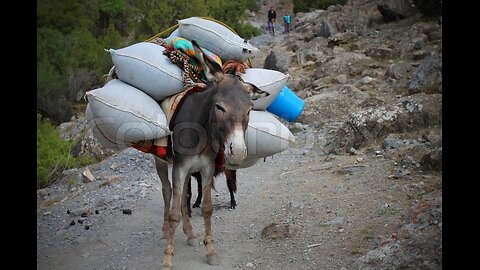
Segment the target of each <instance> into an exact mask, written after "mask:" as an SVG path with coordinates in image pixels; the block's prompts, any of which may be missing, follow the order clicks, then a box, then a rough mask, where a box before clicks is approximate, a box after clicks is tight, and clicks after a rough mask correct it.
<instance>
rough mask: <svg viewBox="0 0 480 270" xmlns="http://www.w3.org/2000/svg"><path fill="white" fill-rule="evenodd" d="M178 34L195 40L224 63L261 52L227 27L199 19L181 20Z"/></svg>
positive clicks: (243, 58)
mask: <svg viewBox="0 0 480 270" xmlns="http://www.w3.org/2000/svg"><path fill="white" fill-rule="evenodd" d="M178 34H179V35H180V36H181V37H183V38H186V39H188V40H190V41H193V40H195V41H196V42H197V43H198V45H199V46H201V47H204V48H206V49H208V50H210V51H211V52H213V53H215V54H216V55H218V56H219V57H220V58H221V59H222V60H223V61H224V62H225V61H227V60H245V59H247V58H249V57H254V56H255V55H256V54H257V53H258V51H259V50H258V48H255V47H254V46H252V45H251V44H250V43H249V42H248V41H246V40H245V39H243V38H241V37H240V36H238V35H237V34H235V33H234V32H232V31H230V30H229V29H228V28H227V27H225V26H223V25H221V24H219V23H216V22H214V21H211V20H207V19H202V18H199V17H191V18H188V19H183V20H179V21H178Z"/></svg>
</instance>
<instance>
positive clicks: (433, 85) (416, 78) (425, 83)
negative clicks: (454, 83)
mask: <svg viewBox="0 0 480 270" xmlns="http://www.w3.org/2000/svg"><path fill="white" fill-rule="evenodd" d="M408 92H409V93H410V94H416V93H420V92H426V93H441V92H442V57H441V56H439V55H433V56H431V57H429V58H428V59H426V60H425V61H424V62H423V63H422V64H421V65H420V66H419V67H418V68H417V70H416V71H415V73H414V75H413V80H412V81H411V82H410V84H409V85H408Z"/></svg>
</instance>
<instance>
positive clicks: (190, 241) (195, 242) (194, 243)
mask: <svg viewBox="0 0 480 270" xmlns="http://www.w3.org/2000/svg"><path fill="white" fill-rule="evenodd" d="M188 245H190V246H192V247H196V246H198V239H197V238H196V237H192V238H188Z"/></svg>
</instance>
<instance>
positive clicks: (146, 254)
mask: <svg viewBox="0 0 480 270" xmlns="http://www.w3.org/2000/svg"><path fill="white" fill-rule="evenodd" d="M261 3H262V6H261V10H260V11H259V12H258V13H257V14H255V15H253V16H251V17H250V20H251V21H252V22H253V23H254V24H256V25H259V26H262V24H263V23H264V19H265V18H266V15H265V14H266V10H267V9H268V7H269V6H270V5H272V4H273V5H275V6H276V7H277V13H278V14H279V15H280V14H281V10H282V9H283V8H285V9H287V10H289V9H290V8H292V6H291V5H290V1H262V2H261ZM408 3H409V2H408V1H374V0H358V1H351V2H349V3H348V4H347V5H345V6H331V7H329V8H328V10H315V11H312V12H308V13H297V14H295V16H293V20H294V23H293V31H292V32H291V33H290V34H289V35H287V34H280V33H279V34H277V35H276V36H275V37H273V36H269V35H267V34H264V35H261V36H258V37H255V38H253V39H252V40H251V42H252V44H254V45H255V46H257V47H259V48H260V49H261V54H260V55H259V56H258V57H256V58H254V59H252V60H253V64H254V66H255V67H263V66H264V65H265V66H268V67H271V68H274V69H277V70H280V71H282V72H286V73H289V74H290V75H291V77H292V80H290V81H289V82H288V83H287V84H288V86H289V87H290V89H292V90H293V91H295V92H296V93H297V94H298V95H299V96H300V97H302V98H303V99H304V100H305V103H306V105H305V110H304V112H303V113H302V115H301V116H300V118H299V119H298V121H297V122H295V123H285V124H287V125H288V126H289V128H290V129H291V130H292V131H293V132H294V134H295V136H296V138H297V141H296V143H295V145H293V146H292V148H291V149H289V150H287V151H285V152H283V153H281V154H278V155H275V156H274V157H273V158H269V159H267V160H266V162H259V163H258V164H256V165H254V166H252V167H250V168H247V169H244V170H240V171H239V177H238V179H239V184H238V185H239V188H238V190H239V191H238V194H237V202H238V204H239V205H238V207H237V209H236V210H233V211H229V210H228V209H227V205H228V201H229V198H228V191H227V189H226V185H224V183H223V182H224V179H223V178H220V179H218V180H217V185H216V186H217V191H216V192H215V193H214V194H215V197H214V206H215V209H214V216H215V217H214V225H213V226H214V237H215V239H216V245H217V249H218V250H219V252H220V256H221V257H222V262H221V265H220V268H219V269H250V268H257V269H292V268H293V269H400V268H402V269H403V268H406V269H441V267H442V261H441V255H442V242H441V241H442V75H441V74H442V73H441V72H442V25H441V20H440V21H438V20H435V21H432V20H426V19H424V18H422V17H421V15H419V14H418V13H416V12H415V9H414V8H413V7H412V6H411V5H408ZM377 4H381V5H383V6H385V5H386V6H387V7H388V8H389V10H391V11H392V12H393V13H390V14H396V16H394V17H395V18H393V19H395V20H393V21H392V20H390V19H392V18H391V17H385V16H384V15H382V13H381V12H380V11H379V9H378V8H377ZM400 18H401V19H400ZM387 21H388V22H387ZM80 122H82V120H81V119H80V120H77V122H76V123H77V124H65V125H64V127H65V126H66V125H72V126H74V127H76V128H73V129H72V128H68V130H69V131H72V130H77V129H81V127H80V125H79V124H78V123H80ZM66 130H67V129H66ZM88 134H89V133H88V132H87V136H86V140H84V141H83V142H82V143H81V145H79V147H78V148H79V149H80V150H79V151H93V152H95V153H96V156H98V157H99V160H101V159H104V160H103V161H102V162H99V163H97V164H95V165H92V166H89V167H88V168H80V169H77V170H70V171H66V172H64V177H63V178H62V179H61V180H60V181H58V182H57V183H56V184H55V185H53V186H51V187H49V188H46V189H42V190H39V191H38V193H37V194H38V196H37V197H38V198H37V205H38V207H37V210H38V215H37V221H38V223H37V252H38V255H37V265H38V269H158V266H159V265H160V262H161V258H162V252H163V248H164V244H165V243H164V242H163V240H160V235H161V222H162V217H163V214H162V213H163V210H162V207H163V202H162V199H161V187H160V184H159V181H158V176H156V174H155V168H154V162H153V158H152V156H150V155H146V154H143V153H141V152H138V151H136V150H133V149H127V150H124V151H121V152H118V153H116V154H114V155H113V156H112V153H107V152H105V150H102V149H99V148H98V147H95V145H96V142H95V139H93V138H91V135H90V137H88V136H89V135H88ZM66 136H72V135H66ZM87 170H88V172H87ZM91 176H93V177H94V179H92V178H91ZM127 209H129V210H132V214H131V215H129V214H128V213H129V212H128V211H126V212H125V213H126V214H124V210H127ZM79 222H81V223H79ZM193 222H194V226H195V230H196V232H197V233H198V234H199V235H202V234H201V232H202V229H203V226H202V218H201V217H200V213H199V212H194V217H193ZM86 226H88V230H87V227H86ZM177 235H178V237H177V238H176V239H177V240H176V245H178V247H177V250H176V255H175V258H174V260H175V262H174V263H177V266H176V267H178V269H210V267H209V266H208V265H206V263H205V259H204V248H203V247H202V246H199V247H188V246H186V244H185V243H184V242H185V241H184V238H185V237H184V236H183V235H182V233H181V230H177Z"/></svg>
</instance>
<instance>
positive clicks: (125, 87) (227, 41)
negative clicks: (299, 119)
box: [86, 17, 294, 169]
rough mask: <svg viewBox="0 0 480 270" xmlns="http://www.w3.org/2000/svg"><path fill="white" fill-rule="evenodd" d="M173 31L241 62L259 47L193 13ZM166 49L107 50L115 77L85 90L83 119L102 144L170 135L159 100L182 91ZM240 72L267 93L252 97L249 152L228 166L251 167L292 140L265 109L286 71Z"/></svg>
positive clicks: (127, 143)
mask: <svg viewBox="0 0 480 270" xmlns="http://www.w3.org/2000/svg"><path fill="white" fill-rule="evenodd" d="M173 36H175V37H182V38H185V39H188V40H196V41H197V42H198V44H199V45H200V46H201V47H202V48H205V49H207V50H209V51H210V52H212V53H214V54H216V55H218V56H219V57H220V58H221V59H222V61H227V60H240V61H244V60H245V59H247V58H249V57H253V56H254V55H255V54H256V53H257V52H258V49H257V48H255V47H253V46H252V45H251V44H249V43H248V42H247V41H245V40H244V39H242V38H241V37H239V36H238V35H237V34H235V33H233V32H232V31H230V30H229V29H228V28H226V27H225V26H223V25H221V24H219V23H216V22H214V21H210V20H206V19H201V18H197V17H192V18H189V19H185V20H180V21H179V27H178V28H177V30H175V31H174V32H173V33H172V34H171V37H173ZM164 50H165V49H164V47H162V46H160V45H157V44H154V43H150V42H140V43H136V44H133V45H131V46H128V47H125V48H121V49H117V50H115V49H110V50H109V52H110V54H111V57H112V61H113V64H114V67H115V72H116V74H117V77H118V80H117V79H114V80H111V81H109V82H108V83H107V84H106V85H105V86H103V87H101V88H98V89H95V90H92V91H89V92H87V94H86V97H87V100H88V103H89V104H88V106H87V110H86V116H87V120H88V121H89V123H90V124H91V125H92V127H93V133H94V136H96V138H97V139H99V141H100V143H101V144H102V145H103V146H104V147H107V148H117V149H123V148H126V147H129V146H131V145H132V144H134V143H138V142H141V141H143V140H152V139H158V138H162V137H166V136H168V135H169V134H170V131H169V129H168V123H167V119H166V116H165V113H164V112H163V111H162V109H161V107H160V105H159V103H160V102H161V101H162V100H163V99H164V98H166V97H169V96H171V95H174V94H177V93H179V92H181V91H183V90H184V89H183V86H182V81H183V71H182V70H181V69H180V68H179V67H178V66H177V65H175V64H173V63H172V62H171V61H170V59H169V58H168V57H167V56H165V55H164V54H163V52H164ZM241 77H242V79H243V80H244V81H246V82H249V83H252V84H254V85H256V86H257V87H258V88H260V89H262V90H264V91H266V92H268V93H269V94H270V95H269V96H268V97H265V98H261V99H258V100H256V101H254V111H252V112H251V114H250V121H249V124H248V128H247V131H246V144H247V157H246V158H245V160H244V162H243V163H242V164H241V165H239V166H237V167H230V168H229V169H239V168H246V167H250V166H252V165H254V164H255V163H256V162H257V161H258V160H259V159H261V158H264V157H268V156H272V155H274V154H276V153H279V152H282V151H284V150H286V149H287V148H288V147H289V145H290V144H291V143H292V142H293V141H294V136H293V134H292V133H291V132H290V131H289V130H288V128H287V127H286V126H285V125H283V124H282V123H281V122H280V121H279V120H278V119H277V118H276V117H275V116H274V115H273V114H271V113H269V112H267V111H264V110H265V109H266V108H267V107H268V106H269V105H270V104H271V103H272V102H273V100H274V99H275V98H276V97H277V96H278V94H279V93H280V91H281V89H282V87H283V86H284V85H285V83H286V81H287V80H288V78H289V76H288V75H285V74H283V73H281V72H278V71H275V70H268V69H261V68H248V69H246V72H245V73H244V74H242V75H241Z"/></svg>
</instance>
